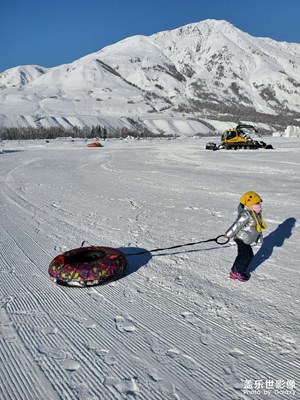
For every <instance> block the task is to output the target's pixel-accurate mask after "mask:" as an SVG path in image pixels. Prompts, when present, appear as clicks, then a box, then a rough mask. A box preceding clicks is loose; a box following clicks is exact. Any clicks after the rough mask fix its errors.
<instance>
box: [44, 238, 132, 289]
mask: <svg viewBox="0 0 300 400" xmlns="http://www.w3.org/2000/svg"><path fill="white" fill-rule="evenodd" d="M126 266H127V260H126V257H125V255H124V254H123V253H122V251H120V250H118V249H114V248H111V247H100V246H90V247H79V248H77V249H73V250H69V251H67V252H65V253H62V254H60V255H58V256H56V257H55V258H54V259H53V260H52V261H51V263H50V265H49V269H48V272H49V275H50V276H51V278H52V279H53V280H54V282H56V283H57V284H60V285H64V286H78V287H86V286H94V285H99V284H100V283H104V282H108V281H111V280H116V279H118V278H120V277H121V276H122V275H123V272H124V270H125V268H126Z"/></svg>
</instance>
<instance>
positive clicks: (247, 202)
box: [240, 192, 262, 207]
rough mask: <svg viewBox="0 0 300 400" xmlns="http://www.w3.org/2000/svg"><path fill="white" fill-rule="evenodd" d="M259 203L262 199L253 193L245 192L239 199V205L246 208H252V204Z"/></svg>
mask: <svg viewBox="0 0 300 400" xmlns="http://www.w3.org/2000/svg"><path fill="white" fill-rule="evenodd" d="M261 202H262V198H261V197H260V195H259V194H257V193H255V192H247V193H245V194H243V196H242V197H241V198H240V203H241V204H244V206H247V207H252V206H253V205H254V204H257V203H261Z"/></svg>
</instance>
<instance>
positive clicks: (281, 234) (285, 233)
mask: <svg viewBox="0 0 300 400" xmlns="http://www.w3.org/2000/svg"><path fill="white" fill-rule="evenodd" d="M296 221H297V220H296V218H293V217H291V218H288V219H287V220H285V221H284V222H282V223H281V224H280V225H278V227H277V228H276V229H275V230H274V231H273V232H271V233H269V235H268V236H266V237H265V238H264V241H263V244H262V246H261V248H260V249H259V250H258V252H257V253H256V254H255V256H254V258H253V261H252V262H251V264H250V266H249V270H248V272H253V271H255V270H256V269H257V268H258V267H259V266H260V265H261V264H263V263H264V262H265V261H266V260H268V259H269V258H270V257H271V255H272V253H273V250H274V247H282V246H283V244H284V241H285V240H286V239H288V238H290V237H291V236H292V231H293V228H294V227H295V225H296Z"/></svg>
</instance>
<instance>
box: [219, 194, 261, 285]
mask: <svg viewBox="0 0 300 400" xmlns="http://www.w3.org/2000/svg"><path fill="white" fill-rule="evenodd" d="M261 202H262V199H261V197H260V196H259V195H258V194H257V193H255V192H247V193H245V194H243V196H242V197H241V198H240V204H239V206H238V217H237V219H236V221H235V222H234V223H233V224H232V225H231V227H230V228H229V229H228V230H227V231H226V233H225V235H224V236H225V237H226V238H233V239H234V240H235V242H236V244H237V248H238V254H237V257H236V259H235V261H234V263H233V267H232V268H231V271H230V278H232V279H238V280H239V281H241V282H246V281H247V280H248V279H249V278H250V275H248V274H247V273H246V271H247V268H248V266H249V264H250V262H251V260H252V258H253V250H252V247H251V244H252V243H254V242H256V243H258V242H260V243H262V241H263V236H262V229H265V228H266V224H265V222H264V220H263V216H262V207H261Z"/></svg>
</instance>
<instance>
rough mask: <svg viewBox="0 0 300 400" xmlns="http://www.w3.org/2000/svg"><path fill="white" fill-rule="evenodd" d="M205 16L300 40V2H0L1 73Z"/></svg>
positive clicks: (57, 61)
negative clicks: (15, 67) (12, 68)
mask: <svg viewBox="0 0 300 400" xmlns="http://www.w3.org/2000/svg"><path fill="white" fill-rule="evenodd" d="M205 19H224V20H227V21H229V22H231V23H232V24H233V25H235V26H236V27H237V28H239V29H241V30H243V31H245V32H248V33H250V34H251V35H253V36H264V37H271V38H272V39H275V40H279V41H287V42H296V43H300V23H299V20H300V0H248V1H247V0H246V1H245V0H239V1H237V0H0V72H3V71H4V70H6V69H8V68H11V67H14V66H17V65H24V64H38V65H42V66H44V67H52V66H56V65H60V64H64V63H69V62H72V61H74V60H76V59H78V58H80V57H83V56H84V55H86V54H89V53H92V52H95V51H98V50H100V49H101V48H103V47H105V46H107V45H110V44H113V43H115V42H118V41H119V40H122V39H124V38H126V37H128V36H132V35H137V34H141V35H151V34H153V33H157V32H160V31H163V30H169V29H175V28H178V27H180V26H182V25H186V24H188V23H192V22H199V21H203V20H205Z"/></svg>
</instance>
